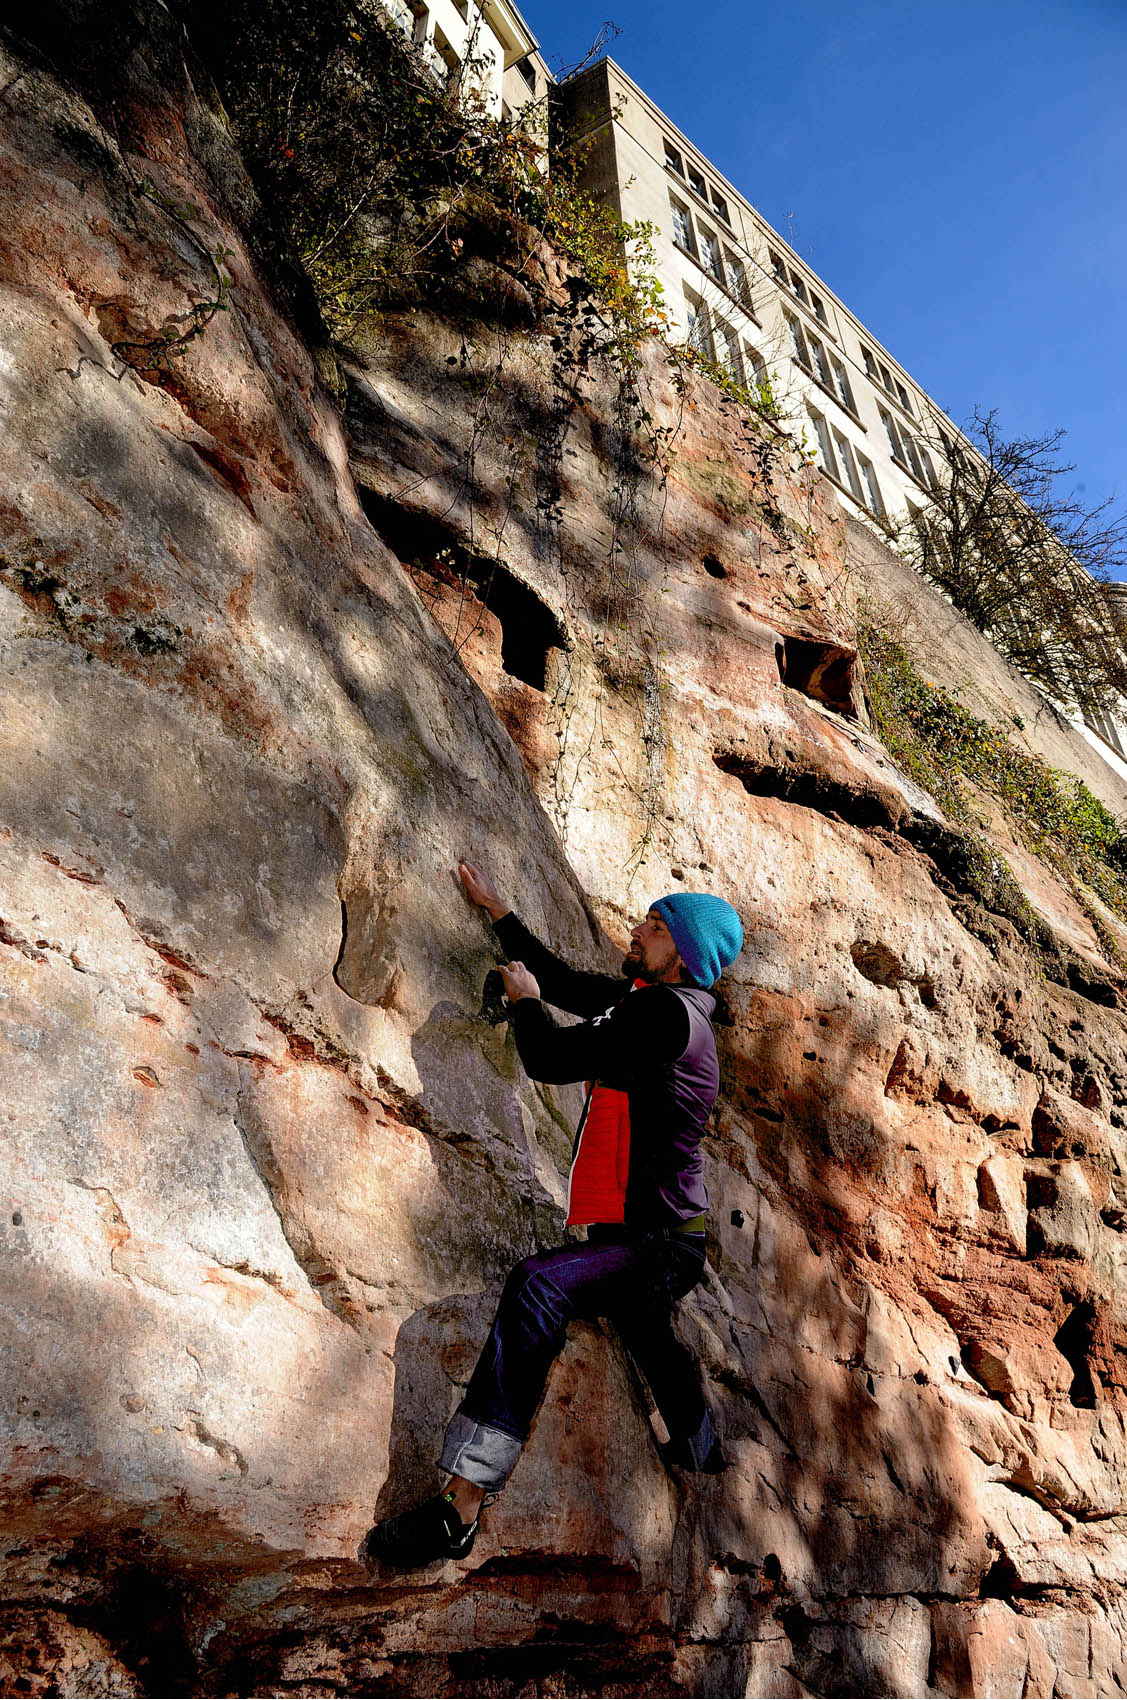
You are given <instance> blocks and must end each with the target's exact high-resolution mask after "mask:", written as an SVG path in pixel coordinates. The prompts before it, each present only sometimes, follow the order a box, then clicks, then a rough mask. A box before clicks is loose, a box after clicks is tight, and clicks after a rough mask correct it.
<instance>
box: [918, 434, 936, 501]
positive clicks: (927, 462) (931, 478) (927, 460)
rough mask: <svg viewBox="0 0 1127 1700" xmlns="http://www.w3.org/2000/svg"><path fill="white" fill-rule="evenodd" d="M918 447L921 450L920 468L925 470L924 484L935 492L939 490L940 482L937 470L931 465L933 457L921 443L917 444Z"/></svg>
mask: <svg viewBox="0 0 1127 1700" xmlns="http://www.w3.org/2000/svg"><path fill="white" fill-rule="evenodd" d="M916 447H917V449H918V450H919V456H920V466H921V467H922V468H923V475H924V483H925V484H929V485H930V486H931V488H932V489H933V490H938V488H939V481H938V479H937V478H936V476H935V468H934V466H932V464H931V456H930V455H929V454H928V452H927V450H926V449H925V448H924V447H923V445H922V444H921V443H917V444H916Z"/></svg>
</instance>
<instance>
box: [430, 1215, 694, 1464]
mask: <svg viewBox="0 0 1127 1700" xmlns="http://www.w3.org/2000/svg"><path fill="white" fill-rule="evenodd" d="M703 1272H704V1235H703V1234H682V1233H678V1232H675V1231H672V1230H668V1229H658V1230H656V1231H654V1232H651V1233H638V1232H635V1231H633V1230H631V1229H627V1228H611V1227H603V1228H592V1229H590V1230H589V1237H588V1239H587V1242H586V1244H583V1243H581V1242H577V1243H576V1244H575V1245H566V1246H560V1248H559V1249H558V1250H557V1251H542V1252H537V1253H536V1254H535V1256H533V1257H526V1258H525V1259H524V1262H523V1263H518V1264H517V1266H516V1268H515V1269H514V1270H513V1271H512V1273H511V1274H510V1276H509V1278H508V1280H507V1281H506V1282H505V1287H504V1291H503V1292H502V1294H501V1302H500V1304H499V1305H498V1307H497V1315H496V1318H495V1319H494V1323H493V1327H492V1330H491V1331H490V1335H489V1339H488V1340H487V1341H486V1343H485V1347H484V1349H483V1350H482V1353H481V1356H480V1358H479V1359H478V1362H477V1367H476V1369H475V1370H474V1372H473V1375H472V1377H471V1378H470V1384H469V1386H468V1388H467V1389H466V1396H465V1398H464V1399H463V1400H462V1403H461V1404H460V1405H459V1407H458V1409H457V1411H456V1412H455V1414H454V1416H453V1418H452V1420H451V1422H450V1426H449V1428H448V1429H447V1431H446V1442H445V1445H444V1447H443V1451H442V1458H441V1465H442V1468H443V1469H444V1470H448V1471H449V1472H450V1473H451V1474H452V1475H458V1476H462V1477H464V1478H465V1480H466V1481H471V1482H476V1483H477V1484H478V1485H479V1486H480V1487H486V1488H497V1487H500V1486H501V1485H502V1484H503V1483H504V1482H505V1481H506V1480H507V1479H508V1476H509V1473H510V1471H511V1470H512V1468H513V1465H514V1464H515V1463H516V1461H517V1458H518V1456H519V1455H520V1449H521V1446H522V1444H523V1442H524V1441H525V1440H526V1439H527V1438H528V1431H529V1429H530V1428H531V1426H532V1419H533V1417H534V1416H535V1414H536V1407H537V1405H538V1404H539V1403H540V1398H541V1395H542V1394H543V1391H544V1384H545V1382H546V1381H547V1379H548V1371H549V1370H550V1369H551V1367H552V1364H553V1363H554V1362H555V1359H556V1357H557V1356H558V1355H559V1352H560V1350H561V1348H562V1347H563V1343H564V1338H565V1335H566V1333H567V1325H568V1323H569V1322H572V1321H573V1320H575V1319H576V1318H577V1317H583V1318H585V1319H586V1320H588V1321H593V1320H594V1319H595V1318H596V1317H606V1318H607V1319H608V1320H609V1321H611V1322H613V1323H614V1325H615V1327H616V1328H617V1330H618V1332H619V1334H620V1336H621V1338H622V1343H623V1345H624V1346H625V1347H626V1349H627V1351H628V1352H629V1353H630V1355H631V1357H632V1358H633V1359H634V1361H635V1363H636V1364H637V1365H638V1368H639V1369H640V1370H641V1372H642V1374H643V1375H644V1376H645V1378H646V1380H647V1382H648V1383H649V1386H650V1391H651V1392H652V1394H653V1396H654V1400H655V1401H656V1403H657V1407H658V1410H659V1411H660V1412H661V1416H662V1419H663V1421H664V1423H665V1426H666V1428H667V1429H668V1430H669V1434H670V1438H671V1439H672V1440H676V1441H680V1442H682V1443H684V1445H686V1446H687V1447H688V1449H689V1452H690V1454H691V1455H692V1457H693V1458H694V1460H695V1461H696V1462H697V1463H698V1464H701V1463H703V1462H704V1459H705V1458H706V1457H707V1455H708V1452H709V1449H710V1447H711V1445H712V1441H713V1434H712V1426H711V1423H710V1422H709V1417H708V1411H707V1408H706V1406H705V1403H704V1398H703V1395H702V1393H701V1388H700V1377H699V1374H698V1371H697V1366H696V1363H695V1362H694V1359H693V1356H692V1354H691V1353H690V1352H689V1351H688V1350H687V1349H686V1348H685V1347H684V1346H683V1345H682V1344H681V1342H680V1341H679V1340H678V1339H677V1336H676V1335H675V1334H674V1332H673V1306H674V1305H675V1304H676V1302H677V1300H678V1299H680V1298H682V1297H683V1296H684V1295H685V1294H686V1293H687V1292H688V1291H689V1290H690V1288H692V1287H695V1286H696V1284H697V1282H698V1281H699V1280H700V1278H701V1275H702V1274H703Z"/></svg>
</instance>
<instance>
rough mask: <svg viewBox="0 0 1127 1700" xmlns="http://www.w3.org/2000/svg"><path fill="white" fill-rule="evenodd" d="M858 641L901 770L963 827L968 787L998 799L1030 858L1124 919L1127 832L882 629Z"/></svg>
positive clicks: (967, 818)
mask: <svg viewBox="0 0 1127 1700" xmlns="http://www.w3.org/2000/svg"><path fill="white" fill-rule="evenodd" d="M858 636H859V641H860V647H861V653H862V656H863V658H864V662H865V668H866V672H867V675H868V684H869V695H870V701H871V704H872V709H873V715H874V718H875V721H876V726H877V730H878V732H879V733H880V736H881V739H882V741H883V742H884V745H885V747H886V749H887V750H888V751H889V754H890V755H891V756H892V757H893V758H894V760H895V761H896V762H897V763H898V764H899V765H900V766H901V767H902V768H903V769H904V771H905V772H906V773H907V774H909V776H910V777H911V778H912V779H914V780H915V781H916V783H917V784H918V785H920V786H922V787H923V789H924V790H926V791H929V792H930V793H931V795H932V796H933V797H935V798H936V800H937V801H938V802H939V803H940V804H941V806H942V807H943V809H944V810H945V812H946V813H947V814H948V815H949V816H950V817H951V818H952V819H953V820H956V821H959V822H962V823H964V824H966V823H971V822H973V820H974V809H973V800H972V794H971V793H970V792H969V789H968V787H967V786H966V785H965V784H964V781H969V782H970V786H973V787H975V788H977V789H978V790H979V791H981V792H984V793H986V794H987V795H989V796H991V797H993V798H995V799H996V800H997V802H998V803H999V804H1000V806H1001V808H1002V809H1003V810H1004V812H1005V814H1006V816H1007V818H1008V820H1009V821H1010V822H1011V824H1012V825H1013V827H1014V828H1015V829H1016V831H1017V833H1018V835H1019V836H1020V837H1021V839H1022V840H1023V841H1024V842H1025V843H1026V844H1027V845H1028V846H1029V848H1030V849H1031V850H1032V851H1033V853H1034V854H1035V855H1037V856H1039V857H1041V858H1042V860H1044V861H1046V862H1047V863H1049V864H1050V865H1051V866H1052V867H1054V868H1055V869H1056V870H1057V871H1058V872H1059V873H1061V874H1063V875H1064V876H1065V877H1066V878H1067V879H1069V880H1070V881H1074V880H1077V879H1078V880H1079V881H1081V882H1082V883H1083V884H1084V885H1086V886H1087V887H1088V888H1089V889H1090V890H1092V891H1095V892H1096V893H1098V895H1099V896H1100V897H1101V898H1102V899H1103V900H1104V902H1105V903H1107V904H1108V905H1109V906H1110V907H1112V908H1114V909H1115V910H1117V911H1118V912H1119V913H1120V914H1122V915H1125V916H1127V833H1125V832H1124V828H1123V823H1122V822H1120V821H1117V820H1116V818H1115V816H1114V815H1113V814H1111V812H1110V811H1109V810H1108V809H1106V808H1105V807H1104V805H1103V804H1102V803H1101V802H1100V800H1099V798H1098V797H1095V796H1093V794H1092V792H1091V791H1089V789H1088V787H1087V786H1086V785H1085V784H1084V783H1083V781H1082V780H1080V779H1077V778H1075V777H1074V776H1073V775H1072V774H1068V773H1062V772H1061V771H1060V770H1059V769H1057V768H1053V767H1049V766H1048V764H1047V763H1046V762H1044V761H1042V760H1041V759H1040V758H1039V757H1037V756H1033V755H1029V754H1027V753H1026V752H1025V751H1024V750H1021V749H1019V748H1018V747H1017V746H1016V745H1015V744H1014V743H1013V742H1012V740H1011V739H1009V738H1008V737H1007V736H1006V735H1005V733H1004V732H1002V731H1000V730H999V728H998V727H996V726H992V725H990V724H989V723H988V722H987V721H985V720H980V719H978V718H977V716H975V715H973V714H971V713H970V712H969V710H967V709H966V708H964V707H963V706H962V704H961V703H959V702H958V701H957V700H956V699H955V697H953V696H952V695H951V694H950V692H948V691H945V690H943V688H942V687H941V686H939V685H935V684H932V683H931V682H930V681H929V680H927V679H925V678H923V677H922V675H921V674H920V673H919V671H918V670H917V668H916V666H915V665H914V663H913V660H912V657H911V656H910V655H909V653H908V651H907V650H906V649H905V648H904V646H903V644H901V643H898V642H896V640H895V639H894V638H892V637H890V636H889V635H888V633H887V632H886V631H884V630H882V629H881V627H880V626H879V625H878V624H875V623H873V622H871V621H864V622H862V623H861V625H860V627H859V632H858ZM1105 942H1108V941H1106V940H1105Z"/></svg>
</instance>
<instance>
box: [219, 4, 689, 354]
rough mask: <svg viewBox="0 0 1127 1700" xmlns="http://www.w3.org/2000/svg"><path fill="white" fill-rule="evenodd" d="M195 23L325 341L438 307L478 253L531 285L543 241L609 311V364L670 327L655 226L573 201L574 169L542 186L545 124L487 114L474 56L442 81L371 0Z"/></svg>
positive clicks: (277, 8) (259, 7)
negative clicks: (379, 319) (427, 302)
mask: <svg viewBox="0 0 1127 1700" xmlns="http://www.w3.org/2000/svg"><path fill="white" fill-rule="evenodd" d="M192 14H193V16H194V17H195V18H197V19H198V20H199V24H200V28H199V31H198V32H197V33H198V39H199V41H200V42H201V43H206V42H207V41H208V40H214V41H216V42H218V43H221V51H217V52H216V55H215V57H214V58H213V60H212V69H213V71H214V73H215V76H216V79H217V81H218V82H219V85H220V88H221V91H222V94H223V98H224V101H225V103H226V106H227V109H228V111H229V113H230V115H231V118H232V121H233V124H234V127H235V130H236V134H237V138H238V141H239V144H240V148H241V151H242V153H243V157H244V159H245V160H246V162H247V165H248V167H249V169H250V171H251V175H252V177H253V178H254V180H255V183H256V186H257V187H258V190H259V194H260V196H261V198H262V201H263V204H264V207H265V209H266V212H267V215H268V218H269V219H270V220H271V222H272V225H273V227H274V232H275V235H276V238H277V240H278V241H279V243H280V245H281V246H282V248H283V249H284V250H285V251H287V252H288V253H289V254H290V255H291V256H292V257H293V258H294V259H296V260H297V262H298V263H299V266H300V268H301V269H302V270H303V271H304V272H305V273H306V274H307V276H308V277H309V279H310V281H311V282H312V285H313V288H314V291H315V294H316V297H317V300H318V303H319V305H320V308H321V312H322V315H323V317H324V319H325V322H326V324H327V325H328V327H329V329H330V331H331V332H332V333H333V335H334V336H336V337H338V338H343V339H348V338H351V337H353V336H354V335H355V334H356V333H357V332H358V331H359V330H360V329H361V328H362V327H363V326H364V325H365V324H366V323H367V322H369V321H370V320H371V319H372V318H373V317H374V316H377V315H378V314H379V313H380V312H381V311H382V310H384V309H386V308H389V307H395V306H403V305H407V304H410V303H411V302H412V301H415V300H421V299H441V297H442V295H443V293H444V292H446V291H447V289H448V286H449V285H450V283H451V281H452V280H456V277H457V274H458V272H459V269H460V268H462V267H464V265H465V264H466V262H467V261H468V260H470V259H471V258H472V257H473V256H474V255H475V254H484V255H485V257H486V258H487V259H489V260H490V261H491V262H495V263H498V264H500V265H502V266H505V267H506V268H507V269H509V270H510V271H511V272H512V273H513V275H514V276H516V277H519V278H520V279H521V281H522V283H523V284H524V285H525V286H526V287H528V286H529V285H530V283H532V281H533V277H534V272H535V268H534V267H530V266H529V259H530V256H531V255H532V254H533V253H534V252H535V250H536V248H537V246H538V245H539V244H540V243H541V242H542V241H543V240H544V239H545V238H546V239H547V240H548V241H550V242H553V243H555V244H556V245H557V246H558V247H560V248H562V249H563V251H564V252H565V253H566V254H567V255H568V256H569V257H570V258H571V259H572V261H573V262H574V263H575V264H576V266H577V267H578V268H579V269H580V271H581V272H582V273H583V275H584V276H585V277H586V279H587V280H588V282H589V283H590V284H591V286H592V288H593V291H594V293H595V295H596V297H597V298H598V300H599V301H600V302H601V303H602V304H603V307H604V309H605V313H606V316H607V321H608V327H609V332H608V334H609V337H610V340H611V341H612V343H613V344H614V348H613V350H612V352H615V353H617V354H618V355H619V356H620V357H623V358H629V357H630V354H631V350H632V349H636V347H637V345H638V342H639V341H640V339H641V337H642V336H643V335H645V334H647V333H648V332H649V331H651V330H654V329H660V328H661V327H662V324H663V322H664V315H663V313H662V310H661V302H660V286H659V285H658V284H657V282H656V280H655V279H654V277H653V273H652V267H651V266H650V265H649V264H647V261H646V255H647V254H648V253H649V246H648V245H649V240H650V236H651V234H652V232H651V231H650V229H649V227H647V226H645V225H641V224H638V225H631V224H625V223H623V222H621V221H620V220H618V219H616V218H615V217H614V215H613V214H612V213H611V212H610V211H609V209H607V208H606V207H604V206H602V205H600V204H599V203H598V202H597V201H595V200H594V199H593V198H592V197H591V196H590V195H588V194H585V193H583V192H581V191H580V190H579V189H578V188H577V186H576V182H577V176H578V161H576V160H571V161H568V160H567V159H566V158H564V159H562V160H559V161H557V162H555V168H554V170H553V174H552V175H551V176H550V177H549V176H547V175H545V172H544V166H545V163H546V147H545V136H544V133H543V132H545V131H546V117H545V113H544V112H543V110H542V109H540V108H538V107H533V108H531V109H527V110H526V113H525V114H522V115H521V117H520V119H519V120H518V121H516V122H514V121H510V120H502V119H494V118H492V117H490V116H489V114H488V113H487V112H486V110H485V108H484V105H483V103H482V100H481V97H480V95H479V94H478V92H477V82H476V78H477V73H478V71H479V70H480V61H477V60H475V59H474V58H473V56H472V52H471V55H470V57H469V58H468V60H467V62H466V64H465V65H464V66H463V67H462V70H461V73H460V76H459V79H458V81H457V82H455V81H453V80H449V81H446V82H441V83H440V82H439V81H437V80H436V77H435V75H434V72H433V71H432V69H431V67H430V65H429V64H428V63H426V62H425V61H424V59H423V57H422V56H421V54H420V52H419V51H417V50H416V49H415V48H414V47H413V46H412V45H411V43H410V42H409V41H408V40H407V38H406V37H405V36H404V35H403V34H402V33H401V32H400V31H399V30H398V29H397V28H396V26H395V25H394V24H393V23H391V22H390V20H389V19H388V17H387V15H386V14H385V13H384V11H383V10H382V8H381V7H380V6H379V5H378V4H376V3H375V0H230V4H229V5H225V6H224V7H223V8H222V11H220V10H219V8H218V4H217V0H195V3H194V5H193V6H192ZM213 31H214V34H213V33H212V32H213ZM627 249H632V250H633V260H634V265H633V268H632V269H633V272H634V277H633V278H632V277H631V276H630V274H629V273H628V271H627V268H626V265H625V262H624V259H623V254H624V251H625V250H627Z"/></svg>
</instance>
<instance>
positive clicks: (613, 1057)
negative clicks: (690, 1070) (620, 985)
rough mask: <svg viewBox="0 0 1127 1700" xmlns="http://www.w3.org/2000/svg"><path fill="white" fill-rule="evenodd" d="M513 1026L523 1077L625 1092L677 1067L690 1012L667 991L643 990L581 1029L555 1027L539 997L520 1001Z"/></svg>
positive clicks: (658, 988)
mask: <svg viewBox="0 0 1127 1700" xmlns="http://www.w3.org/2000/svg"><path fill="white" fill-rule="evenodd" d="M523 960H524V961H525V962H526V963H527V965H528V966H529V967H531V966H532V964H531V963H529V962H528V961H527V958H524V959H523ZM512 1023H513V1033H514V1035H515V1036H516V1042H517V1052H518V1054H519V1056H520V1060H521V1062H522V1063H523V1064H524V1068H525V1072H526V1073H527V1074H528V1075H529V1076H530V1077H531V1078H532V1079H533V1080H542V1081H544V1082H546V1083H547V1084H548V1085H549V1086H564V1085H566V1084H567V1083H568V1082H570V1081H573V1080H601V1081H604V1082H605V1083H607V1084H608V1085H618V1086H622V1087H625V1086H626V1085H627V1084H628V1083H629V1081H630V1080H631V1078H633V1077H635V1076H637V1075H638V1074H639V1073H641V1072H642V1070H644V1069H649V1070H653V1069H659V1068H663V1067H667V1066H668V1065H669V1064H670V1063H672V1062H676V1060H677V1058H678V1057H679V1056H680V1055H681V1053H682V1051H683V1050H684V1049H685V1046H686V1045H687V1044H688V1042H689V1034H690V1024H689V1012H688V1010H687V1009H686V1008H685V1005H684V1003H683V1002H682V1000H681V999H680V998H679V997H678V996H677V994H676V992H675V991H673V990H672V989H671V988H670V987H669V986H642V987H639V988H638V989H637V990H636V991H633V992H631V993H630V995H629V996H628V997H626V998H624V999H623V1000H622V1002H621V1003H620V1004H618V1005H617V1006H616V1007H615V1008H614V1009H613V1010H612V1011H611V1012H610V1014H609V1015H604V1016H600V1018H599V1019H598V1020H597V1021H584V1022H581V1023H580V1025H579V1026H578V1027H557V1026H556V1024H555V1022H554V1021H553V1020H552V1018H551V1016H550V1015H549V1014H548V1011H547V1010H546V1009H545V1008H544V1005H543V1004H542V1003H541V1002H540V1000H539V998H521V999H520V1001H519V1002H518V1003H516V1004H514V1005H513V1012H512Z"/></svg>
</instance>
